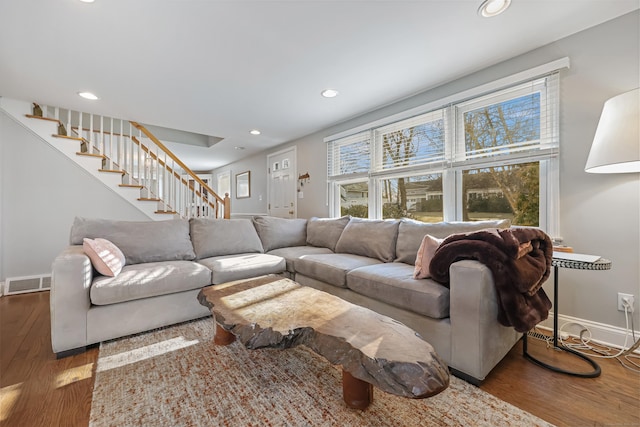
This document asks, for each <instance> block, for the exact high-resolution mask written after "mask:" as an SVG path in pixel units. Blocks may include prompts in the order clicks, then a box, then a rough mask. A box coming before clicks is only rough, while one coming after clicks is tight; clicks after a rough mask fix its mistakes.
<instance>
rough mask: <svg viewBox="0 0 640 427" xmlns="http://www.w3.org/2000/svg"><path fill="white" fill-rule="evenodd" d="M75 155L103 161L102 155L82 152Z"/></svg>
mask: <svg viewBox="0 0 640 427" xmlns="http://www.w3.org/2000/svg"><path fill="white" fill-rule="evenodd" d="M76 154H77V155H78V156H88V157H99V158H101V159H104V156H103V155H102V154H98V153H82V152H76Z"/></svg>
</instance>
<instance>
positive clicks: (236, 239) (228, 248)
mask: <svg viewBox="0 0 640 427" xmlns="http://www.w3.org/2000/svg"><path fill="white" fill-rule="evenodd" d="M189 224H190V225H191V240H192V241H193V249H194V250H195V252H196V257H197V258H198V259H203V258H209V257H212V256H219V255H234V254H244V253H263V252H264V251H263V249H262V243H261V242H260V238H259V237H258V233H257V232H256V229H255V228H254V226H253V224H252V223H251V220H250V219H244V218H243V219H207V218H192V219H191V220H190V221H189Z"/></svg>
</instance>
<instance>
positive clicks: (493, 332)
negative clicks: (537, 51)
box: [50, 216, 520, 383]
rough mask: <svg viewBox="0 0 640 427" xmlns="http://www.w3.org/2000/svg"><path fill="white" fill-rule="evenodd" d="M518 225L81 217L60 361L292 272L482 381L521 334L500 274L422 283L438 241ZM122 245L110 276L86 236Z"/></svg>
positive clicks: (56, 273) (67, 279)
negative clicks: (425, 253)
mask: <svg viewBox="0 0 640 427" xmlns="http://www.w3.org/2000/svg"><path fill="white" fill-rule="evenodd" d="M508 226H509V224H508V222H506V221H484V222H454V223H444V222H443V223H435V224H430V223H422V222H418V221H413V220H408V219H403V220H385V221H382V220H368V219H360V218H349V217H342V218H312V219H309V220H306V219H281V218H274V217H262V216H257V217H255V218H253V219H231V220H211V219H191V220H189V221H187V220H168V221H159V222H153V221H149V222H125V221H112V220H101V219H85V218H76V220H75V221H74V224H73V226H72V229H71V237H70V243H71V245H70V246H69V247H68V248H66V249H65V250H63V251H62V253H60V254H59V255H58V256H57V257H56V259H55V260H54V262H53V275H52V284H51V299H50V303H51V338H52V347H53V351H54V352H55V353H57V354H58V355H59V356H64V355H66V354H69V353H73V352H76V351H81V350H82V349H83V348H85V347H86V346H87V345H90V344H94V343H98V342H101V341H105V340H109V339H113V338H117V337H121V336H125V335H129V334H133V333H138V332H142V331H146V330H149V329H153V328H157V327H161V326H165V325H170V324H173V323H178V322H182V321H186V320H191V319H196V318H199V317H203V316H208V315H210V312H209V310H208V309H207V308H205V307H203V306H202V305H200V304H199V303H198V301H197V298H196V297H197V294H198V292H199V291H200V289H201V288H202V287H204V286H208V285H212V284H213V285H216V284H220V283H224V282H227V281H231V280H237V279H243V278H250V277H256V276H259V275H264V274H283V275H286V276H288V277H290V278H292V279H295V280H296V281H297V282H299V283H301V284H303V285H306V286H311V287H314V288H316V289H320V290H323V291H326V292H329V293H331V294H334V295H336V296H339V297H341V298H343V299H345V300H347V301H349V302H351V303H354V304H358V305H361V306H365V307H368V308H370V309H372V310H374V311H377V312H379V313H382V314H384V315H387V316H389V317H392V318H394V319H396V320H399V321H400V322H403V323H404V324H406V325H407V326H409V327H410V328H412V329H414V330H416V331H417V332H418V333H419V334H420V335H421V336H422V337H423V338H424V339H425V340H426V341H428V342H429V343H431V344H432V345H433V347H434V348H435V350H436V351H437V353H438V354H439V355H440V356H441V357H442V358H443V359H444V360H445V361H446V362H447V363H448V365H449V366H450V368H451V369H452V371H453V373H454V374H456V375H458V376H460V377H462V378H465V379H466V380H468V381H471V382H473V383H479V382H480V381H482V380H483V379H484V378H485V377H486V375H487V374H488V373H489V372H490V371H491V369H492V368H493V367H494V366H495V365H496V364H497V363H498V362H499V361H500V360H501V359H502V358H503V357H504V355H505V354H506V353H507V352H508V351H509V350H510V349H511V348H512V347H513V345H514V344H515V342H516V341H517V340H518V339H519V337H520V334H518V333H517V332H515V331H514V330H513V329H512V328H508V327H504V326H501V325H500V324H499V323H498V322H497V313H498V302H497V296H496V291H495V289H494V285H493V277H492V274H491V272H490V271H489V269H488V268H487V267H485V266H484V265H483V264H480V263H479V262H477V261H472V260H464V261H459V262H456V263H454V264H452V265H451V268H450V275H451V281H450V283H449V287H446V286H443V285H441V284H439V283H437V282H435V281H433V280H430V279H414V278H413V271H414V262H415V258H416V254H417V252H418V248H419V246H420V243H421V241H422V238H423V237H424V236H425V235H426V234H430V235H432V236H435V237H440V238H444V237H446V236H448V235H450V234H454V233H462V232H471V231H476V230H479V229H483V228H488V227H493V228H505V227H508ZM98 237H100V238H104V239H107V240H109V241H111V242H113V243H114V244H115V245H116V246H117V247H118V248H119V249H120V250H121V251H122V253H123V254H124V257H125V259H126V262H125V266H124V267H123V268H122V271H121V272H120V273H119V274H117V275H116V276H115V277H107V276H101V275H100V274H98V273H97V272H96V270H95V269H94V268H93V266H92V264H91V261H90V259H89V257H88V256H87V255H86V254H85V252H84V251H83V247H82V243H83V239H84V238H91V239H93V238H98Z"/></svg>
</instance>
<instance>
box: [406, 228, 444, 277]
mask: <svg viewBox="0 0 640 427" xmlns="http://www.w3.org/2000/svg"><path fill="white" fill-rule="evenodd" d="M443 241H444V239H438V238H437V237H433V236H432V235H430V234H427V235H425V236H424V238H423V239H422V243H421V244H420V249H418V255H417V256H416V267H415V269H414V270H413V278H414V279H428V278H429V277H431V274H429V264H431V260H432V259H433V255H435V253H436V249H438V247H439V246H440V244H441V243H442V242H443Z"/></svg>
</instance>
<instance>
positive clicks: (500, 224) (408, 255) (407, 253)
mask: <svg viewBox="0 0 640 427" xmlns="http://www.w3.org/2000/svg"><path fill="white" fill-rule="evenodd" d="M510 226H511V221H509V220H508V219H502V220H495V221H452V222H433V223H430V222H422V221H415V220H412V219H403V220H402V221H401V222H400V226H399V227H398V243H397V245H396V262H404V263H406V264H411V265H414V264H415V262H416V255H417V254H418V249H419V248H420V244H421V243H422V239H423V238H424V236H426V235H427V234H429V235H431V236H433V237H437V238H439V239H444V238H445V237H447V236H450V235H452V234H457V233H470V232H472V231H478V230H482V229H484V228H501V229H502V228H509V227H510Z"/></svg>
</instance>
